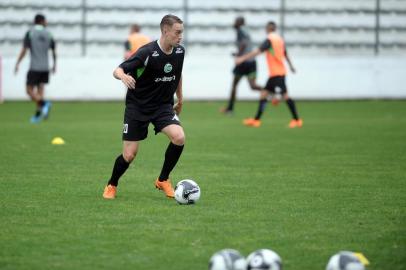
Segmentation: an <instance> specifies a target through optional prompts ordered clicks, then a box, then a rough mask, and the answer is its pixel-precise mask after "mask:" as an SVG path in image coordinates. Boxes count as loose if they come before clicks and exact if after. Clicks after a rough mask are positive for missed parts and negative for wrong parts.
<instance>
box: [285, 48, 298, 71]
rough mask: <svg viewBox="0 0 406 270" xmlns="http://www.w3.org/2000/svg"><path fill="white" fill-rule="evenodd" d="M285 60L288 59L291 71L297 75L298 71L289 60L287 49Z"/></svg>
mask: <svg viewBox="0 0 406 270" xmlns="http://www.w3.org/2000/svg"><path fill="white" fill-rule="evenodd" d="M285 58H286V62H288V64H289V68H290V71H292V72H293V73H296V69H295V67H294V66H293V64H292V61H291V60H290V58H289V54H288V51H287V50H286V48H285Z"/></svg>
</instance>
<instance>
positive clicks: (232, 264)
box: [209, 249, 247, 270]
mask: <svg viewBox="0 0 406 270" xmlns="http://www.w3.org/2000/svg"><path fill="white" fill-rule="evenodd" d="M246 267H247V262H246V260H245V258H244V257H243V256H242V255H241V254H240V252H238V251H237V250H235V249H223V250H220V251H218V252H216V253H214V254H213V256H212V257H211V258H210V262H209V270H245V269H246Z"/></svg>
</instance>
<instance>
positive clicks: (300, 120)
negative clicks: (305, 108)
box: [296, 119, 303, 127]
mask: <svg viewBox="0 0 406 270" xmlns="http://www.w3.org/2000/svg"><path fill="white" fill-rule="evenodd" d="M296 124H297V127H303V120H302V119H298V120H297V121H296Z"/></svg>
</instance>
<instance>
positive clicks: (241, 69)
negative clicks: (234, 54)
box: [233, 61, 257, 78]
mask: <svg viewBox="0 0 406 270" xmlns="http://www.w3.org/2000/svg"><path fill="white" fill-rule="evenodd" d="M233 73H234V76H240V77H242V76H247V77H248V78H255V77H256V76H257V62H256V61H246V62H242V63H241V64H239V65H238V66H235V67H234V70H233Z"/></svg>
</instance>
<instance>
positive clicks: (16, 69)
mask: <svg viewBox="0 0 406 270" xmlns="http://www.w3.org/2000/svg"><path fill="white" fill-rule="evenodd" d="M17 73H18V65H16V66H15V68H14V74H17Z"/></svg>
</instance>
